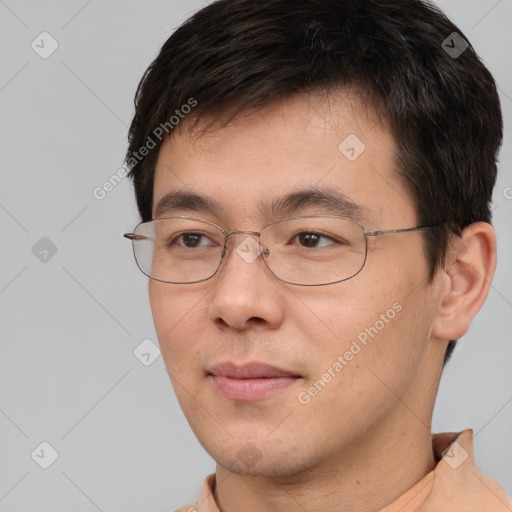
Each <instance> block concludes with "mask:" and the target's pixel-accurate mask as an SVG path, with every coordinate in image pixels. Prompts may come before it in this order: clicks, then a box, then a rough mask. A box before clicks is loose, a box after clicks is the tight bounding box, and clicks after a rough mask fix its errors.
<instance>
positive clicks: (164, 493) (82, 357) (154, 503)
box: [0, 0, 512, 512]
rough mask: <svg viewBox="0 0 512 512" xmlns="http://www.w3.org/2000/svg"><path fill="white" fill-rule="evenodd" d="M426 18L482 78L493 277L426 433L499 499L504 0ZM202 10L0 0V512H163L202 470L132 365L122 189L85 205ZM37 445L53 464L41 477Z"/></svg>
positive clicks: (509, 75)
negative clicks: (155, 76) (175, 43)
mask: <svg viewBox="0 0 512 512" xmlns="http://www.w3.org/2000/svg"><path fill="white" fill-rule="evenodd" d="M438 3H439V5H440V6H441V7H442V8H444V9H445V11H446V13H447V14H448V15H449V16H450V17H452V19H453V20H454V21H455V22H456V23H457V24H458V25H459V26H460V28H461V29H462V30H463V31H464V32H465V34H466V36H467V37H468V38H469V39H470V40H471V42H472V43H473V44H474V45H475V47H476V49H477V51H478V52H479V54H480V55H481V56H482V58H483V59H484V61H485V62H486V64H487V65H488V66H489V68H490V69H491V71H492V72H493V73H494V75H495V77H496V79H497V81H498V83H499V87H500V95H501V100H502V105H503V110H504V115H505V122H506V133H505V144H504V147H503V150H502V153H501V162H500V177H499V179H498V184H497V187H496V193H495V198H494V208H495V227H496V230H497V232H498V236H499V255H498V260H499V263H498V270H497V274H496V278H495V280H494V283H493V289H492V290H491V292H490V296H489V299H488V301H487V303H486V305H485V307H484V309H483V311H482V312H481V313H480V315H479V316H478V317H477V318H476V320H475V321H474V323H473V325H472V329H471V331H470V333H469V334H468V335H467V336H465V337H464V338H463V340H462V341H461V342H460V343H459V347H458V348H457V350H456V352H455V354H454V358H453V360H452V362H451V363H450V364H449V366H448V367H447V369H446V371H445V373H444V376H443V380H442V385H441V389H440V394H439V398H438V402H437V405H436V409H435V413H434V430H435V431H458V430H462V429H464V428H468V427H471V428H473V429H474V430H475V434H476V437H475V453H476V458H477V462H478V464H479V466H480V467H481V469H482V470H483V471H485V472H486V473H488V474H489V475H490V476H492V477H493V478H495V479H497V480H498V481H500V482H501V484H502V485H503V486H504V487H505V489H506V490H507V492H508V493H509V494H511V495H512V436H511V434H512V428H511V427H512V372H511V371H510V364H511V361H512V344H511V343H510V341H511V331H512V276H511V267H510V262H511V261H512V237H511V236H510V235H511V233H510V219H511V218H512V200H507V199H506V197H505V195H506V193H505V191H506V190H508V191H509V197H511V196H512V189H507V187H512V172H511V164H512V154H511V152H512V131H511V130H512V99H511V98H512V65H511V59H510V50H511V48H512V31H511V30H510V27H511V24H512V0H500V1H496V0H489V1H484V0H472V1H468V0H444V1H439V2H438ZM204 4H205V2H202V1H199V0H187V1H181V0H172V1H170V0H167V1H156V0H152V1H149V2H135V1H133V0H131V1H126V0H123V1H120V0H119V1H114V0H110V1H101V2H100V1H99V0H92V1H91V0H89V1H86V0H72V1H66V2H64V1H36V0H33V1H29V0H24V1H21V0H19V1H15V0H5V1H0V58H1V66H0V112H1V118H0V130H1V131H0V141H1V146H0V147H1V151H0V163H1V171H0V172H1V187H0V229H1V240H2V242H1V243H2V265H1V266H0V326H1V334H2V338H1V339H2V341H1V345H0V460H1V464H0V511H3V512H6V511H8V512H29V511H30V512H35V511H37V512H46V511H69V510H74V511H75V512H93V511H97V510H100V511H104V512H110V511H112V512H114V511H116V512H119V511H126V512H129V511H133V512H135V511H141V510H144V511H148V512H149V511H171V510H174V509H175V508H177V507H179V506H182V505H185V504H186V503H189V502H191V501H194V500H195V499H196V498H197V496H198V492H199V488H200V485H201V482H202V480H203V478H204V477H205V476H206V475H207V474H208V473H210V472H212V471H213V470H214V462H213V461H212V460H211V459H210V457H209V456H208V455H207V454H206V453H205V452H204V451H203V450H202V448H201V446H200V445H199V443H198V442H197V440H196V439H195V438H194V436H193V434H192V432H191V430H190V428H189V427H188V424H187V423H186V421H185V419H184V416H183V414H182V413H181V411H180V409H179V407H178V404H177V401H176V399H175V397H174V393H173V391H172V388H171V384H170V381H169V378H168V375H167V373H166V371H165V367H164V363H163V360H162V358H161V356H160V357H157V356H158V353H154V350H155V349H154V348H153V352H151V351H150V355H146V356H143V357H142V358H141V359H142V361H144V362H145V363H146V364H148V363H150V362H151V364H149V365H147V366H146V365H144V364H143V363H142V362H141V360H140V359H138V358H137V357H136V356H135V355H134V350H135V349H136V347H137V346H138V345H140V343H141V342H142V341H143V340H146V339H150V340H152V342H153V343H155V344H157V338H156V335H155V331H154V327H153V323H152V318H151V312H150V308H149V302H148V298H147V281H146V278H145V277H144V276H143V275H142V274H141V273H140V272H139V271H138V269H137V268H136V266H135V262H134V261H133V257H132V253H131V247H130V242H128V241H127V240H125V239H123V238H122V236H121V235H122V233H124V232H127V231H131V230H132V228H133V227H134V226H135V224H137V222H138V214H137V211H136V207H135V201H134V198H133V192H132V188H131V185H130V184H129V182H128V181H127V179H124V180H123V181H122V182H121V183H120V184H119V185H118V186H117V187H115V188H114V189H113V190H112V191H110V192H109V193H108V194H107V195H106V197H105V198H104V199H103V200H98V199H96V198H95V197H94V196H93V190H94V189H95V188H96V187H101V185H102V184H103V183H104V182H105V181H106V180H108V179H109V178H110V177H111V176H112V175H113V174H114V173H115V172H116V170H117V169H119V167H120V166H121V164H122V162H123V156H124V152H125V149H126V134H127V125H128V124H129V122H130V119H131V116H132V113H133V95H134V92H135V88H136V85H137V83H138V81H139V79H140V77H141V75H142V73H143V71H144V70H145V68H146V67H147V65H148V64H149V63H150V61H151V60H152V59H153V58H154V57H155V55H156V53H157V52H158V50H159V48H160V46H161V45H162V44H163V42H164V41H165V40H166V39H167V37H168V36H169V35H170V34H171V32H172V31H173V29H174V28H175V27H177V26H178V25H179V24H180V23H181V22H182V21H184V20H185V19H186V17H187V16H188V15H189V14H190V13H191V12H193V11H194V10H196V9H197V8H199V7H201V6H203V5H204ZM43 31H47V32H49V33H50V34H51V36H52V37H53V38H54V39H55V40H56V41H57V42H58V45H59V47H58V49H57V50H56V51H55V52H54V53H53V54H52V55H51V56H49V57H48V58H46V59H43V58H41V57H40V56H39V54H38V53H36V52H35V51H34V50H33V49H32V47H31V42H32V41H34V40H35V41H36V43H38V42H39V43H38V44H39V46H40V47H41V46H42V45H43V43H41V38H39V37H38V36H39V34H41V32H43ZM45 37H46V36H45ZM50 43H51V42H50V40H49V39H45V43H44V49H45V51H47V50H48V49H50V48H51V46H50ZM42 50H43V49H42V48H40V51H42ZM44 237H46V238H47V239H49V240H50V241H51V244H50V242H48V240H43V241H40V240H41V239H42V238H44ZM52 244H53V245H52ZM34 246H35V249H34ZM52 247H54V249H53V252H54V251H55V249H56V250H57V252H56V254H53V253H52ZM44 250H48V251H49V252H48V253H44ZM45 258H46V260H45ZM41 259H43V261H41ZM145 343H149V342H145ZM148 346H149V347H151V346H153V347H154V345H148ZM144 347H146V346H145V345H143V348H144ZM142 351H143V352H147V350H145V349H144V350H142ZM43 441H46V442H48V443H49V444H50V445H51V446H52V447H53V449H54V450H56V452H58V458H57V459H56V460H55V462H54V463H53V464H52V465H51V466H50V467H48V469H43V468H42V467H40V465H41V464H43V465H44V464H45V463H49V462H51V450H50V449H49V448H48V447H47V446H45V445H43V446H42V447H41V446H40V444H41V443H42V442H43ZM31 454H33V455H31Z"/></svg>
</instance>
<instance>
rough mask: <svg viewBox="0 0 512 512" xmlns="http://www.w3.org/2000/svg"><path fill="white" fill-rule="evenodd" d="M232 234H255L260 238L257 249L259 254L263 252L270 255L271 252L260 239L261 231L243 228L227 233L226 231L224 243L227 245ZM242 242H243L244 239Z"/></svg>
mask: <svg viewBox="0 0 512 512" xmlns="http://www.w3.org/2000/svg"><path fill="white" fill-rule="evenodd" d="M231 235H249V236H254V237H255V238H257V240H258V249H256V250H257V253H258V255H259V254H263V255H268V254H269V250H268V249H267V248H266V247H265V246H263V245H261V239H260V235H261V232H258V231H243V230H239V229H231V230H229V231H228V232H227V233H225V235H224V245H227V241H228V239H229V237H230V236H231ZM241 243H243V241H242V242H241Z"/></svg>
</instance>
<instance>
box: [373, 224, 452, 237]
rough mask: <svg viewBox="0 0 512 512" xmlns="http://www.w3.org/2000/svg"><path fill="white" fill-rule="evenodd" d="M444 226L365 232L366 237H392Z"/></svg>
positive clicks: (450, 227)
mask: <svg viewBox="0 0 512 512" xmlns="http://www.w3.org/2000/svg"><path fill="white" fill-rule="evenodd" d="M443 226H444V224H438V225H437V226H419V227H417V228H405V229H388V230H385V231H365V235H366V236H380V235H392V234H394V233H408V232H410V231H423V230H425V229H436V228H442V227H443ZM447 227H448V229H450V230H451V231H453V232H454V233H455V234H456V235H457V236H459V237H460V236H462V233H461V232H460V230H459V229H457V228H455V227H453V226H450V225H449V224H448V225H447Z"/></svg>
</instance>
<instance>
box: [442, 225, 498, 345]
mask: <svg viewBox="0 0 512 512" xmlns="http://www.w3.org/2000/svg"><path fill="white" fill-rule="evenodd" d="M495 269H496V234H495V231H494V228H493V227H492V226H491V225H490V224H488V223H486V222H477V223H474V224H471V225H470V226H468V227H467V228H465V229H464V231H463V232H462V236H461V238H457V239H456V240H454V243H453V244H452V245H451V246H450V249H449V251H448V255H447V258H446V266H445V268H444V270H442V271H440V272H441V274H442V275H441V279H442V281H443V282H442V284H441V286H440V292H439V293H440V296H439V307H438V311H437V315H436V318H435V321H434V325H433V329H432V335H433V337H435V338H438V339H444V340H454V339H458V338H460V337H461V336H463V335H464V334H465V333H466V332H467V330H468V329H469V326H470V324H471V321H472V320H473V318H474V317H475V315H476V314H477V313H478V311H480V309H481V307H482V305H483V303H484V302H485V299H486V298H487V295H488V293H489V289H490V287H491V281H492V278H493V276H494V271H495Z"/></svg>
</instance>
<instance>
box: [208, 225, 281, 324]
mask: <svg viewBox="0 0 512 512" xmlns="http://www.w3.org/2000/svg"><path fill="white" fill-rule="evenodd" d="M228 234H229V235H230V238H229V239H227V242H226V249H225V255H224V259H223V261H222V265H221V268H220V269H219V271H218V274H217V275H216V276H215V282H214V286H213V290H212V295H211V297H212V298H211V302H210V306H209V318H210V321H211V322H213V323H214V324H215V325H216V326H217V327H218V328H220V329H228V328H230V327H231V328H233V329H237V330H243V329H248V328H250V327H255V326H260V327H259V328H277V327H279V325H280V324H281V323H282V321H283V318H284V311H283V305H284V303H285V301H284V298H283V294H282V290H283V288H282V286H283V285H282V283H281V282H280V281H279V280H278V279H276V278H275V277H274V276H273V275H272V273H271V272H270V270H269V269H268V268H267V266H266V265H265V262H264V261H263V258H262V257H261V252H264V251H266V249H265V248H264V247H261V246H260V245H259V242H258V233H256V232H253V231H236V232H233V231H231V232H229V233H228ZM233 235H237V236H236V237H235V236H233Z"/></svg>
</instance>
